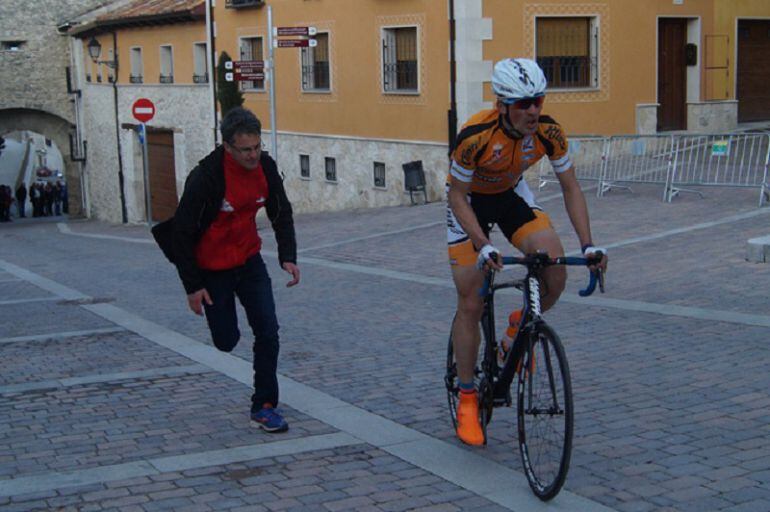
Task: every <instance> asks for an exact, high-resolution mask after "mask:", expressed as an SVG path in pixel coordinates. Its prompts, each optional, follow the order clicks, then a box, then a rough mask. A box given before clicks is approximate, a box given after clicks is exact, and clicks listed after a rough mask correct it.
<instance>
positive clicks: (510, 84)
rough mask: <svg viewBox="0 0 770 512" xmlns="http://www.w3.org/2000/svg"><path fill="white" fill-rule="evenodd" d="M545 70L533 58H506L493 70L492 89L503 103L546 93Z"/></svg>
mask: <svg viewBox="0 0 770 512" xmlns="http://www.w3.org/2000/svg"><path fill="white" fill-rule="evenodd" d="M546 85H547V82H546V79H545V75H544V74H543V70H542V69H540V66H538V65H537V62H535V61H534V60H532V59H504V60H501V61H499V62H498V63H497V64H495V69H494V71H492V91H493V92H494V93H495V94H496V95H497V97H498V98H500V100H502V102H503V103H506V104H511V103H513V102H515V101H516V100H520V99H522V98H536V97H538V96H543V95H544V94H545V88H546Z"/></svg>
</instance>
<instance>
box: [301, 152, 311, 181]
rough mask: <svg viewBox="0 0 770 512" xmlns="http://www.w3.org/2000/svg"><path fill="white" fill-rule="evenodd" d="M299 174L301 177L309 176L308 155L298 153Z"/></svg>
mask: <svg viewBox="0 0 770 512" xmlns="http://www.w3.org/2000/svg"><path fill="white" fill-rule="evenodd" d="M299 175H300V176H302V177H303V178H309V177H310V155H299Z"/></svg>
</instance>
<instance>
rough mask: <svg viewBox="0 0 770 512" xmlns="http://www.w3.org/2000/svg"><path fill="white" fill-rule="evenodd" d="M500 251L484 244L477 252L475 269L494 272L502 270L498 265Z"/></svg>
mask: <svg viewBox="0 0 770 512" xmlns="http://www.w3.org/2000/svg"><path fill="white" fill-rule="evenodd" d="M499 258H500V251H498V250H497V249H495V247H494V246H493V245H492V244H486V245H484V247H482V248H481V250H480V251H479V256H478V258H477V259H476V268H478V269H479V270H484V269H485V268H490V269H494V270H502V269H503V266H502V265H501V264H500V259H499Z"/></svg>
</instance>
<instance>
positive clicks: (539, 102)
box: [501, 96, 545, 110]
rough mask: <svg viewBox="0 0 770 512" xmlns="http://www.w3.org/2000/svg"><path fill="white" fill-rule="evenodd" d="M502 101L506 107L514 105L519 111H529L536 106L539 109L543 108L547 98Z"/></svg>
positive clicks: (537, 97) (536, 97)
mask: <svg viewBox="0 0 770 512" xmlns="http://www.w3.org/2000/svg"><path fill="white" fill-rule="evenodd" d="M501 101H502V102H503V103H504V104H506V105H512V106H513V108H515V109H517V110H527V109H529V107H531V106H532V105H534V106H535V107H537V108H540V107H541V106H543V102H544V101H545V96H535V97H534V98H521V99H518V100H509V99H504V100H501Z"/></svg>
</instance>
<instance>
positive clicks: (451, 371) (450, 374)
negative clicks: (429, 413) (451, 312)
mask: <svg viewBox="0 0 770 512" xmlns="http://www.w3.org/2000/svg"><path fill="white" fill-rule="evenodd" d="M452 324H454V320H453V321H452ZM444 385H445V386H446V394H447V402H448V403H449V417H450V418H451V419H452V428H453V429H454V430H457V401H458V400H459V393H460V381H459V379H458V377H457V363H456V362H455V354H454V346H453V345H452V334H451V332H450V334H449V343H448V344H447V351H446V373H445V374H444Z"/></svg>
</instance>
